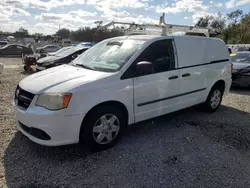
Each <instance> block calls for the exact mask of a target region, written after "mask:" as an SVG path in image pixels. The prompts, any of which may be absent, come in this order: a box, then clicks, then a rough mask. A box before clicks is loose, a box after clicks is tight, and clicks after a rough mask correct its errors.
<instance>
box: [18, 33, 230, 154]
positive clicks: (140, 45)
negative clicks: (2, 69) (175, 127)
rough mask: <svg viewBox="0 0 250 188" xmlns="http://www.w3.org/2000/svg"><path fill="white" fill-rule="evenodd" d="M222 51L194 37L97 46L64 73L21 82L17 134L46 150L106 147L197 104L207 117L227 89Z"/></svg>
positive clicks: (119, 39) (227, 60) (224, 49)
mask: <svg viewBox="0 0 250 188" xmlns="http://www.w3.org/2000/svg"><path fill="white" fill-rule="evenodd" d="M231 71H232V70H231V62H230V57H229V53H228V49H227V47H226V45H225V44H224V42H223V41H222V40H219V39H213V38H207V37H196V36H171V37H170V36H164V37H163V36H161V37H159V36H158V37H156V36H145V35H144V36H138V35H137V36H124V37H117V38H111V39H107V40H104V41H102V42H100V43H98V44H96V45H95V46H93V47H92V48H90V49H89V50H88V51H86V53H83V54H82V55H80V56H79V57H78V58H76V59H75V60H74V61H73V62H72V63H71V64H70V65H62V66H59V67H55V68H51V69H49V70H45V71H42V72H39V73H36V74H33V75H31V76H28V77H26V78H24V79H23V80H22V81H21V82H20V84H19V85H18V87H17V89H16V93H15V112H16V119H17V122H18V123H17V128H18V130H20V131H21V132H22V133H23V134H24V135H26V136H27V137H28V138H29V139H30V140H32V141H34V142H36V143H39V144H42V145H47V146H58V145H66V144H72V143H78V142H79V141H83V142H85V143H87V144H88V145H89V146H90V147H91V148H92V149H105V148H108V147H111V146H113V145H114V144H115V143H116V142H117V141H118V139H119V138H120V136H121V134H122V132H123V128H124V127H125V126H127V125H128V124H133V123H135V122H139V121H142V120H146V119H149V118H153V117H156V116H160V115H163V114H166V113H170V112H173V111H177V110H180V109H183V108H186V107H189V106H193V105H196V104H199V103H203V104H204V108H206V109H207V110H209V111H215V110H216V109H217V108H218V107H219V106H220V103H221V100H222V96H223V94H225V93H226V92H228V91H229V88H230V86H231Z"/></svg>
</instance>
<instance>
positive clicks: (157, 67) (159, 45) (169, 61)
mask: <svg viewBox="0 0 250 188" xmlns="http://www.w3.org/2000/svg"><path fill="white" fill-rule="evenodd" d="M141 61H148V62H151V63H152V64H153V65H154V73H160V72H165V71H169V70H173V69H174V68H175V56H174V50H173V44H172V40H170V39H168V40H161V41H156V42H154V43H153V44H151V45H150V46H148V47H147V48H146V50H144V52H143V53H142V54H141V55H140V56H139V58H138V59H137V62H141Z"/></svg>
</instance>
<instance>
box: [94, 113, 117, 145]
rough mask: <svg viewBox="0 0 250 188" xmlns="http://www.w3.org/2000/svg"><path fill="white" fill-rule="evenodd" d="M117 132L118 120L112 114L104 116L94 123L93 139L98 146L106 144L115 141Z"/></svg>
mask: <svg viewBox="0 0 250 188" xmlns="http://www.w3.org/2000/svg"><path fill="white" fill-rule="evenodd" d="M119 130H120V122H119V119H118V118H117V117H116V116H115V115H113V114H105V115H103V116H101V117H100V118H99V119H98V120H97V121H96V123H95V125H94V127H93V137H94V139H95V141H96V142H97V143H98V144H108V143H110V142H111V141H113V140H114V139H115V137H116V136H117V134H118V133H119Z"/></svg>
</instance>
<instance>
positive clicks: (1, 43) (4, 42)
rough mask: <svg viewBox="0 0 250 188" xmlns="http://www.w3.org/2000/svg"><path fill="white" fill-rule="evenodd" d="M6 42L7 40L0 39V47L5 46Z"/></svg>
mask: <svg viewBox="0 0 250 188" xmlns="http://www.w3.org/2000/svg"><path fill="white" fill-rule="evenodd" d="M7 44H8V42H7V41H0V48H2V47H4V46H6V45H7Z"/></svg>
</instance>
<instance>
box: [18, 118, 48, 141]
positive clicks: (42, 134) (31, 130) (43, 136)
mask: <svg viewBox="0 0 250 188" xmlns="http://www.w3.org/2000/svg"><path fill="white" fill-rule="evenodd" d="M18 123H19V125H20V127H21V128H22V129H23V130H24V131H25V132H26V133H28V134H30V135H32V136H34V137H36V138H39V139H41V140H50V139H51V137H50V136H49V135H48V134H47V133H46V132H44V131H42V130H40V129H37V128H34V127H27V126H26V125H24V124H22V123H21V122H18Z"/></svg>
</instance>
